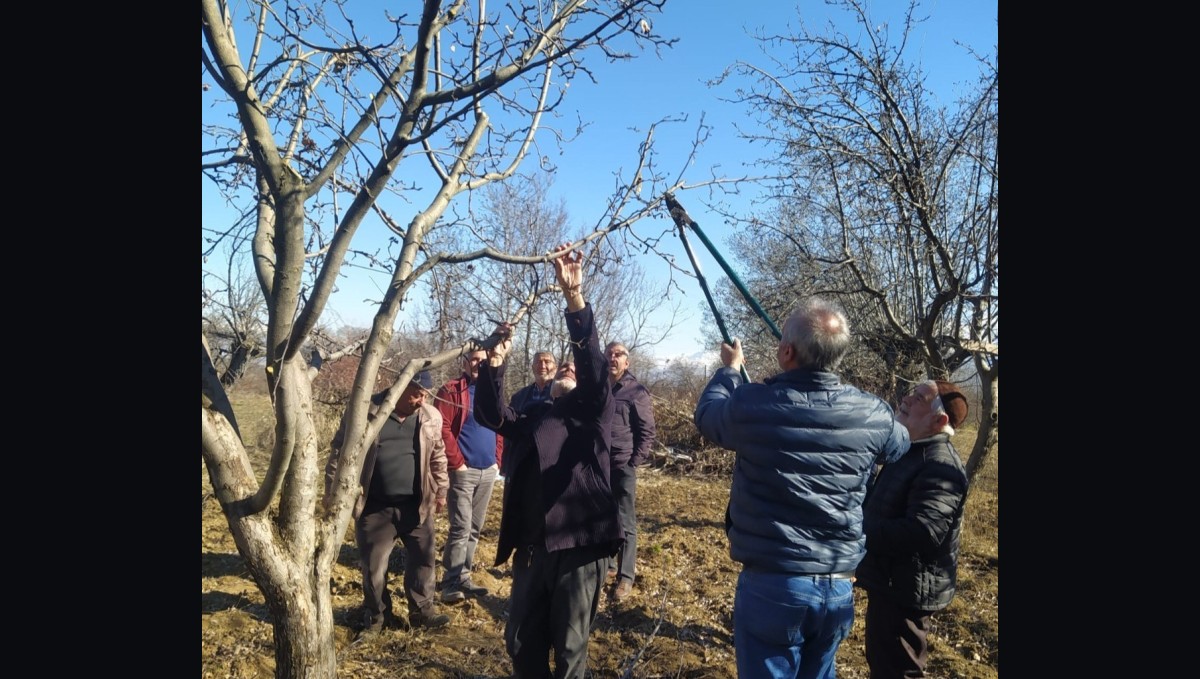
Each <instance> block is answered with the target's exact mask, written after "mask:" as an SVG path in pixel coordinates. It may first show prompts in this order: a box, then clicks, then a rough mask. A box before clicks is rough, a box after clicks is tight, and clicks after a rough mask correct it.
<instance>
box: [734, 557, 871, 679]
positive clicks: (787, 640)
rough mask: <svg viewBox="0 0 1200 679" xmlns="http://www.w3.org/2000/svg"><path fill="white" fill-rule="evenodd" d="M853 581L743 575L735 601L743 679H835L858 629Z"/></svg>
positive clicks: (736, 637) (736, 640) (736, 642)
mask: <svg viewBox="0 0 1200 679" xmlns="http://www.w3.org/2000/svg"><path fill="white" fill-rule="evenodd" d="M852 588H853V585H852V584H851V582H850V580H848V579H831V578H830V577H829V576H828V575H796V574H792V573H764V572H761V571H751V570H743V571H742V574H741V575H739V576H738V582H737V591H736V593H735V594H734V598H733V646H734V651H735V653H736V658H737V669H738V679H755V678H757V677H763V678H768V677H769V678H770V679H782V678H784V677H786V678H787V679H834V677H836V676H837V673H836V671H835V668H834V659H835V657H836V655H837V649H838V645H840V644H841V643H842V641H843V640H845V638H846V637H848V636H850V628H851V626H853V624H854V592H853V589H852Z"/></svg>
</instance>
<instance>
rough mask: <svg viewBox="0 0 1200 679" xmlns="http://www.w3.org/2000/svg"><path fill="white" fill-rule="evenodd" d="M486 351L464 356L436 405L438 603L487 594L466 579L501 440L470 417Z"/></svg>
mask: <svg viewBox="0 0 1200 679" xmlns="http://www.w3.org/2000/svg"><path fill="white" fill-rule="evenodd" d="M486 359H487V352H486V351H482V350H481V351H473V352H471V353H469V354H466V355H465V356H463V361H462V369H463V372H462V376H460V377H459V378H457V379H454V380H450V381H449V382H447V383H446V384H444V385H442V388H441V389H439V390H438V393H437V408H438V412H440V413H441V414H442V439H443V440H444V441H445V442H446V464H447V466H448V467H449V468H450V492H449V495H448V497H447V500H448V503H449V504H448V505H447V507H448V511H449V513H450V530H449V532H448V533H447V535H446V545H445V549H444V550H443V552H442V581H441V586H442V601H443V602H444V603H456V602H459V601H462V600H463V599H465V598H466V597H467V596H468V595H469V596H486V595H487V593H488V590H487V588H486V587H480V586H478V585H476V584H475V583H474V582H472V581H471V571H472V569H473V568H474V567H475V548H476V547H477V546H478V545H479V532H480V531H481V530H482V529H483V522H484V519H485V518H486V517H487V508H488V502H489V501H491V498H492V488H493V487H494V486H495V483H496V477H497V476H498V475H499V473H500V462H501V460H502V458H503V451H504V439H502V438H501V437H500V436H499V435H498V434H496V432H494V431H492V430H491V429H488V428H486V427H484V426H482V425H480V424H479V423H478V422H476V421H475V418H474V417H472V416H471V411H472V408H474V405H475V381H476V380H477V379H478V378H479V364H480V363H481V362H483V361H484V360H486Z"/></svg>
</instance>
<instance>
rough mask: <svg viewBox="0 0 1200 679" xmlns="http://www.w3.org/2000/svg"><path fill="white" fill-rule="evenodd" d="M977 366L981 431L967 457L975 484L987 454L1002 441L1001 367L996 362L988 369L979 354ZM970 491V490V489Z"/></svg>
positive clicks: (968, 466) (969, 475)
mask: <svg viewBox="0 0 1200 679" xmlns="http://www.w3.org/2000/svg"><path fill="white" fill-rule="evenodd" d="M975 368H976V370H977V372H978V373H979V386H980V397H979V410H980V413H979V431H978V433H977V434H976V435H975V446H974V447H973V448H972V449H971V456H970V457H969V458H967V464H966V471H967V480H968V482H970V483H971V485H974V481H975V475H976V474H978V473H979V470H980V469H982V468H983V463H984V461H985V460H986V459H987V456H988V455H989V454H990V453H991V452H992V451H993V450H995V449H996V445H997V444H998V443H999V441H1000V411H999V409H998V402H999V383H1000V375H999V368H998V366H997V365H996V364H993V366H992V367H991V368H990V369H987V368H986V367H985V366H984V364H983V361H982V360H980V359H979V357H978V356H976V358H975ZM968 492H970V491H968Z"/></svg>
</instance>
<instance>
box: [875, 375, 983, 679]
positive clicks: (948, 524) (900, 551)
mask: <svg viewBox="0 0 1200 679" xmlns="http://www.w3.org/2000/svg"><path fill="white" fill-rule="evenodd" d="M966 417H967V399H966V397H965V396H963V394H962V392H961V391H959V390H958V388H957V387H956V386H954V385H953V384H951V383H949V382H943V381H941V380H937V381H935V380H928V381H926V382H922V383H920V384H918V385H917V387H916V388H915V389H913V391H912V392H911V393H910V394H909V395H908V396H905V397H904V398H903V399H902V400H901V401H900V407H899V408H898V409H897V412H896V420H897V421H898V422H900V423H901V424H903V425H904V426H905V427H906V428H907V429H908V433H909V437H910V438H911V439H912V447H911V448H909V450H908V452H907V453H905V454H904V456H903V457H901V458H900V459H899V460H897V461H895V462H892V463H889V464H885V465H884V466H883V467H882V468H881V469H880V471H879V473H878V474H877V475H876V476H875V478H874V480H873V482H872V484H871V487H870V488H869V489H868V491H867V499H866V503H865V505H864V506H863V529H864V532H865V533H866V535H867V555H866V556H865V557H864V558H863V560H862V563H860V564H859V565H858V569H857V571H856V572H855V575H856V577H857V578H858V580H857V583H856V584H857V585H858V586H859V587H862V588H863V589H865V590H866V591H867V629H866V637H867V638H866V641H867V664H868V665H869V666H870V668H871V679H893V678H900V677H923V676H925V664H926V663H927V662H928V660H929V642H928V638H927V637H928V633H929V626H930V617H931V615H932V614H933V613H934V612H936V611H940V610H942V609H943V608H945V607H946V606H948V605H949V604H950V600H951V599H952V598H954V586H955V581H956V578H957V570H958V542H959V534H960V532H961V529H962V514H963V505H964V503H965V502H966V498H967V475H966V472H965V471H964V469H963V464H962V460H960V459H959V456H958V451H956V450H955V449H954V446H953V445H952V444H951V443H950V437H951V436H953V435H954V428H955V427H957V426H959V425H961V424H962V423H963V420H965V419H966Z"/></svg>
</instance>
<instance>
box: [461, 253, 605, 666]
mask: <svg viewBox="0 0 1200 679" xmlns="http://www.w3.org/2000/svg"><path fill="white" fill-rule="evenodd" d="M567 247H568V246H567V245H563V246H560V247H559V248H558V250H556V251H555V252H556V253H561V252H562V250H564V249H566V248H567ZM553 262H554V269H555V273H556V274H557V277H558V284H559V286H560V287H561V288H562V290H563V296H564V297H565V299H566V303H567V312H566V314H565V316H566V322H567V331H568V332H569V334H570V337H571V353H572V356H573V358H574V366H575V368H576V369H577V371H578V373H577V380H578V382H577V386H574V385H575V384H576V380H573V379H571V377H569V376H568V375H569V374H570V373H569V371H566V370H563V371H560V373H561V374H560V377H559V378H558V379H556V380H555V382H554V384H553V385H552V388H551V395H552V396H553V400H552V401H551V402H543V403H540V404H537V405H535V406H531V407H527V408H526V410H525V412H522V413H518V412H516V411H515V410H514V409H513V408H511V407H503V403H502V401H501V400H500V395H501V394H502V393H504V357H505V355H506V354H507V353H508V351H509V349H510V348H511V346H512V338H511V335H510V332H511V329H510V328H507V327H500V328H497V330H496V333H497V334H500V335H502V336H505V339H504V340H503V341H501V342H500V343H499V344H497V345H496V347H495V348H494V349H493V350H492V351H491V352H490V354H489V356H488V360H487V361H485V362H484V363H483V364H482V365H481V366H480V368H479V382H478V386H477V388H476V392H475V397H476V402H475V419H476V421H478V422H479V423H480V424H482V425H483V426H485V427H488V428H489V429H492V430H494V431H496V432H497V433H499V434H501V435H502V436H504V438H505V439H506V440H511V441H512V458H511V460H510V462H509V467H508V469H509V476H508V479H507V480H506V482H505V484H504V510H503V512H502V513H501V516H500V538H499V541H498V544H497V547H496V565H497V566H499V565H501V564H503V563H505V562H506V561H508V558H509V556H510V555H512V554H513V552H514V551H515V552H516V556H515V557H514V558H513V583H512V593H511V595H510V604H509V613H508V619H507V621H506V622H505V625H504V641H505V648H506V650H507V651H508V654H509V656H510V657H511V658H512V662H513V677H514V678H515V679H526V678H534V679H544V678H545V677H549V676H554V677H555V678H556V679H583V677H584V675H585V674H586V673H587V647H588V637H589V635H590V634H591V628H592V623H593V622H594V621H595V619H596V613H597V611H598V609H599V606H600V592H601V589H602V587H603V586H604V571H605V569H606V568H607V565H608V560H609V558H610V557H612V555H613V554H615V553H616V552H617V549H618V548H619V547H620V544H621V540H622V537H623V534H622V532H621V524H620V522H619V520H618V517H617V503H616V500H615V499H614V498H613V494H612V490H611V488H610V486H609V440H610V434H609V431H610V427H611V424H612V418H613V398H612V392H611V391H610V390H609V386H608V380H607V379H606V373H607V370H608V365H607V363H606V362H605V360H604V355H603V354H602V353H600V341H599V340H598V339H597V336H596V327H595V323H594V322H593V318H592V307H591V305H589V304H587V303H586V302H585V301H584V299H583V294H582V292H581V290H580V286H581V284H582V282H583V256H582V254H580V253H579V252H578V251H576V252H573V253H566V254H561V255H560V256H559V257H557V258H556V259H554V260H553ZM564 368H565V365H564ZM572 386H574V388H570V387H572ZM506 457H507V456H506ZM551 651H553V654H554V672H553V674H551V672H550V667H549V659H550V658H549V656H550V653H551Z"/></svg>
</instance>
